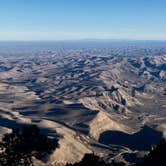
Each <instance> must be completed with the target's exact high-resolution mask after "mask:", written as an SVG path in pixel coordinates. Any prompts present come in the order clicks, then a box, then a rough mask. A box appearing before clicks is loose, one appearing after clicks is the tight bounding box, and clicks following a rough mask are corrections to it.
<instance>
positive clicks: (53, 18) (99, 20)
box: [0, 0, 166, 41]
mask: <svg viewBox="0 0 166 166" xmlns="http://www.w3.org/2000/svg"><path fill="white" fill-rule="evenodd" d="M78 39H134V40H166V0H0V40H1V41H6V40H7V41H8V40H11V41H12V40H14V41H15V40H25V41H26V40H28V41H29V40H30V41H31V40H78Z"/></svg>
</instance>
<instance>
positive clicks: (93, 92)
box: [0, 49, 166, 164]
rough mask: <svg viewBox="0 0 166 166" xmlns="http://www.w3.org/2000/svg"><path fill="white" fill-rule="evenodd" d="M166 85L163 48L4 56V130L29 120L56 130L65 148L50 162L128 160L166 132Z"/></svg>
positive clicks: (0, 112) (0, 78)
mask: <svg viewBox="0 0 166 166" xmlns="http://www.w3.org/2000/svg"><path fill="white" fill-rule="evenodd" d="M165 83H166V55H163V54H162V55H147V56H146V55H139V56H138V55H135V56H134V55H133V56H126V55H125V56H123V55H118V56H115V55H112V54H109V53H104V54H103V53H101V52H100V51H99V52H98V51H91V50H87V51H85V50H80V49H74V50H71V49H68V50H65V51H64V50H63V51H62V50H61V51H47V52H42V53H40V54H39V53H38V54H30V55H29V56H25V55H21V54H19V55H18V56H17V55H15V56H13V55H12V56H6V55H3V54H2V55H1V56H0V133H1V134H3V133H5V132H10V128H11V127H17V126H20V125H22V124H37V125H38V126H39V127H41V128H42V129H43V131H44V132H46V133H47V134H48V135H50V136H55V130H56V131H57V133H58V134H59V135H61V136H62V137H61V138H60V142H59V143H60V148H58V149H57V150H56V151H55V152H54V153H53V154H52V155H51V156H50V159H49V161H48V163H49V164H55V163H66V162H76V161H78V160H80V159H81V158H82V157H83V155H84V153H92V152H95V153H96V154H98V155H101V156H104V157H105V159H106V160H110V159H111V158H112V157H115V158H117V159H121V160H125V161H126V162H128V161H129V159H128V158H127V157H126V155H128V154H133V155H137V156H141V155H142V154H144V151H146V150H149V149H150V148H151V146H152V145H155V144H156V143H157V142H158V141H159V140H160V139H161V137H162V134H163V135H164V136H166V112H165V111H166V84H165ZM120 138H122V139H120ZM151 138H153V139H151ZM140 142H144V144H141V145H140ZM140 152H142V153H140ZM129 162H131V161H129Z"/></svg>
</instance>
